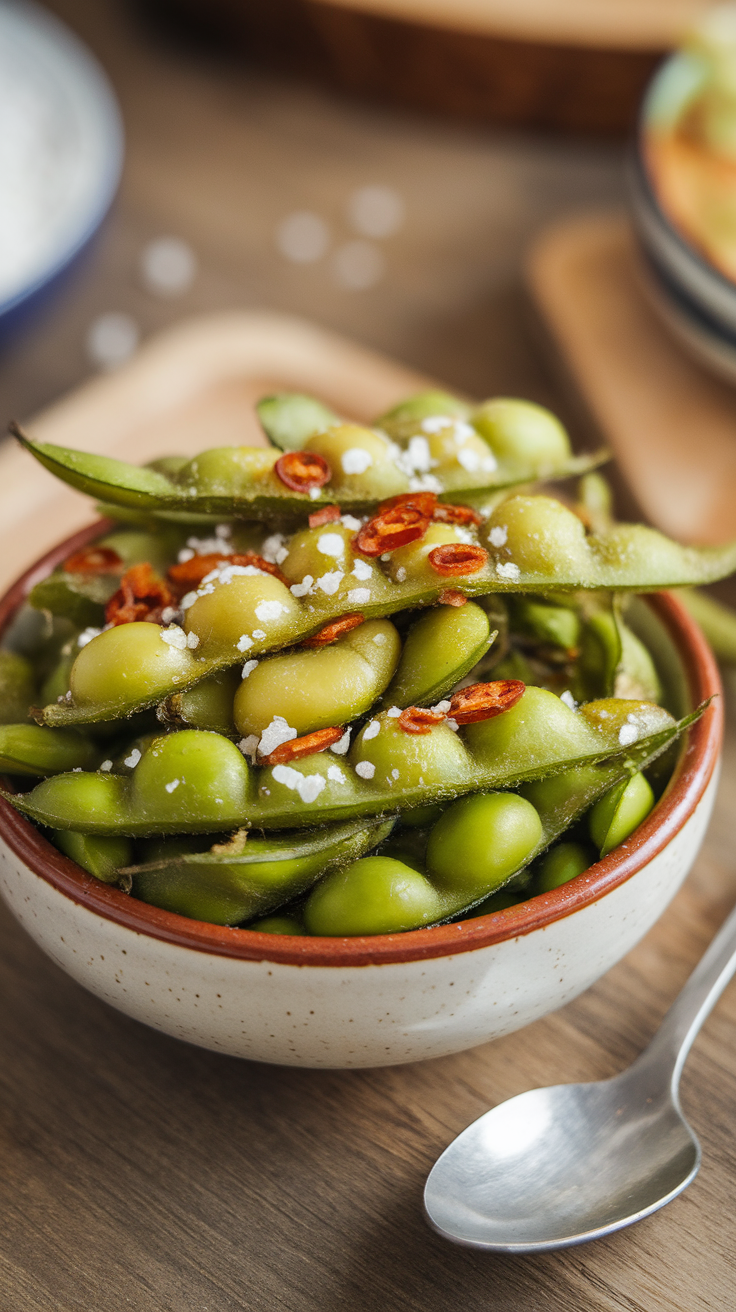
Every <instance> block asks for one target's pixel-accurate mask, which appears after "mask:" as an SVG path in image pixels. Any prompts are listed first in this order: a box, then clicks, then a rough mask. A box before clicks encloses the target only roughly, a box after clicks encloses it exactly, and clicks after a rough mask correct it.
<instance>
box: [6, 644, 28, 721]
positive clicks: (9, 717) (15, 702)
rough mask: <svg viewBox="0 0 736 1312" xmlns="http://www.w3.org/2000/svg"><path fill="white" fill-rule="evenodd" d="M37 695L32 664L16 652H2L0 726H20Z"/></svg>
mask: <svg viewBox="0 0 736 1312" xmlns="http://www.w3.org/2000/svg"><path fill="white" fill-rule="evenodd" d="M35 695H36V676H35V672H34V669H33V666H32V665H31V662H30V661H29V660H27V659H26V657H25V656H21V655H19V654H18V653H17V652H14V651H0V724H18V723H19V722H20V721H21V720H25V719H27V718H28V708H29V706H30V705H31V704H32V702H33V700H34V698H35Z"/></svg>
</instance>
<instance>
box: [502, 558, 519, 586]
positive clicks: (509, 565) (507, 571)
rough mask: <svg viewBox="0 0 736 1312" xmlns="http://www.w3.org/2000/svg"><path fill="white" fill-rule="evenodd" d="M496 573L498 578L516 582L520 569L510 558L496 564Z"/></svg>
mask: <svg viewBox="0 0 736 1312" xmlns="http://www.w3.org/2000/svg"><path fill="white" fill-rule="evenodd" d="M496 573H497V574H498V577H499V578H500V579H508V581H509V583H518V582H519V579H520V578H521V570H520V569H519V566H518V565H515V564H514V562H513V561H512V560H509V561H507V562H506V564H505V565H497V566H496Z"/></svg>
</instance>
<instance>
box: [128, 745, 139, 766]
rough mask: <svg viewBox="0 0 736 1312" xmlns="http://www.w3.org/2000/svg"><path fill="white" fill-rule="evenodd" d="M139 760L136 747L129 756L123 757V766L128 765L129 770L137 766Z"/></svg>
mask: <svg viewBox="0 0 736 1312" xmlns="http://www.w3.org/2000/svg"><path fill="white" fill-rule="evenodd" d="M140 759H141V753H140V751H139V750H138V748H137V747H134V748H133V750H132V752H131V753H130V756H126V757H125V761H124V764H125V765H129V766H130V768H131V770H132V769H133V768H134V767H135V766H136V765H137V764H138V762H139V761H140Z"/></svg>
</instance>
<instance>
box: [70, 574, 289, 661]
mask: <svg viewBox="0 0 736 1312" xmlns="http://www.w3.org/2000/svg"><path fill="white" fill-rule="evenodd" d="M300 622H302V623H303V620H302V612H301V606H300V604H299V602H298V601H297V599H296V597H293V596H292V595H291V592H290V591H289V589H288V588H287V587H286V585H285V584H283V583H282V582H281V580H280V579H276V578H272V577H271V575H270V574H255V575H250V576H248V575H235V576H234V577H233V578H232V579H231V580H230V582H229V583H225V584H221V585H220V586H218V587H214V588H213V590H212V592H209V593H205V594H204V595H199V596H198V597H197V600H196V601H195V602H194V604H193V605H192V606H190V607H189V609H188V610H187V612H186V618H185V621H184V628H185V630H186V632H187V634H190V633H191V634H194V636H195V638H198V639H199V642H200V643H201V644H202V654H203V653H204V650H205V648H208V649H209V650H210V651H214V652H215V653H217V652H222V651H229V652H232V653H233V654H235V653H238V652H240V653H241V654H242V658H243V660H248V659H249V656H248V654H249V653H250V652H253V651H263V650H264V649H267V648H268V647H269V646H272V647H281V646H285V645H286V644H287V643H289V642H291V641H293V639H294V637H295V636H296V634H295V629H296V630H297V631H298V626H299V624H300ZM121 627H122V628H124V629H128V628H132V625H129V624H124V625H122V626H121ZM113 631H114V630H113ZM101 636H102V637H104V636H105V635H104V634H102V635H101ZM98 641H99V639H97V638H95V639H93V642H91V643H90V644H89V645H90V647H91V646H93V643H94V642H98ZM196 651H197V648H195V652H196Z"/></svg>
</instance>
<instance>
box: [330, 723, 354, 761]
mask: <svg viewBox="0 0 736 1312" xmlns="http://www.w3.org/2000/svg"><path fill="white" fill-rule="evenodd" d="M351 732H352V731H351V730H350V729H346V730H345V732H344V734H343V736H342V738H338V740H337V742H336V743H333V744H332V746H331V748H330V751H332V752H335V753H336V754H337V756H344V755H345V753H346V751H347V750H348V747H349V746H350V734H351Z"/></svg>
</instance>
